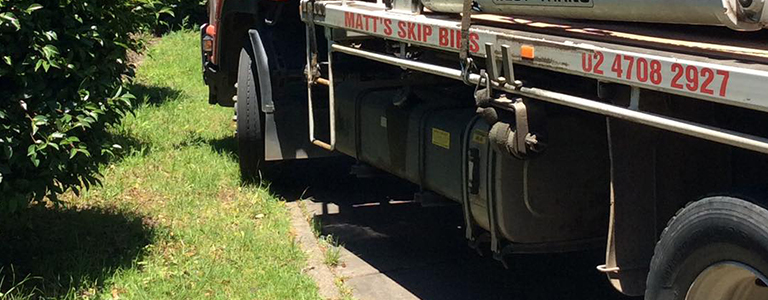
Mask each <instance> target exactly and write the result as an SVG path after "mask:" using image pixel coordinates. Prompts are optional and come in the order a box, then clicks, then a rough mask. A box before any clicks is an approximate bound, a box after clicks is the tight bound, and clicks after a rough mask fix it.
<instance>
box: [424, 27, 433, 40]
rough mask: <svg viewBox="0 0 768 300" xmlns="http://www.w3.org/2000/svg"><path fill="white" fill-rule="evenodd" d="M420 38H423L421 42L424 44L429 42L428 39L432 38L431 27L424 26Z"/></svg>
mask: <svg viewBox="0 0 768 300" xmlns="http://www.w3.org/2000/svg"><path fill="white" fill-rule="evenodd" d="M422 36H423V40H422V42H425V43H426V42H427V41H429V37H431V36H432V26H429V25H427V26H424V34H422Z"/></svg>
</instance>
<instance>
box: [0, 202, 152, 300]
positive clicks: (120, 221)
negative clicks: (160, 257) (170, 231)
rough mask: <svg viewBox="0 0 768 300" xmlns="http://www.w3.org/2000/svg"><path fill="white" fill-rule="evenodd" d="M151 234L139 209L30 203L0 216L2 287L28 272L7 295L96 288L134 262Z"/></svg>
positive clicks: (61, 293) (49, 294)
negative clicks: (135, 212)
mask: <svg viewBox="0 0 768 300" xmlns="http://www.w3.org/2000/svg"><path fill="white" fill-rule="evenodd" d="M153 235H154V229H153V228H152V226H150V225H147V224H144V222H143V220H142V218H141V217H140V216H136V215H131V214H126V213H120V212H115V211H109V210H103V209H95V208H79V209H74V208H44V207H33V208H30V209H28V210H26V211H23V212H21V213H19V214H17V215H14V216H10V217H7V218H4V219H2V220H0V241H1V242H0V266H2V269H0V278H2V279H3V280H0V281H2V286H0V293H4V292H6V291H8V290H9V289H10V288H12V287H14V286H15V285H18V284H19V283H20V282H21V281H22V280H23V279H24V278H28V280H26V282H24V283H23V284H21V285H20V286H17V287H16V292H15V293H12V294H11V295H9V296H14V294H15V296H19V297H22V298H49V297H61V296H68V297H67V298H71V297H72V296H75V295H73V293H83V292H85V293H87V290H88V289H89V288H95V289H98V288H100V287H101V286H102V285H103V284H104V281H105V280H106V279H108V278H109V277H110V276H112V275H113V274H114V272H116V271H117V270H119V269H125V268H130V267H132V266H133V264H134V262H135V261H137V260H139V259H140V258H141V257H142V256H143V255H144V249H145V246H146V245H148V244H149V243H150V241H151V240H152V237H153ZM81 289H84V290H85V291H78V290H81ZM79 296H82V295H79ZM0 298H2V297H0Z"/></svg>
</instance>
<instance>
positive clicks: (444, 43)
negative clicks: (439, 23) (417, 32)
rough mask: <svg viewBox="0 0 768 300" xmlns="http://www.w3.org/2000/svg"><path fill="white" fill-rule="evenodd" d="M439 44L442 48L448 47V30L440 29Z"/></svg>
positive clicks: (438, 33) (438, 32)
mask: <svg viewBox="0 0 768 300" xmlns="http://www.w3.org/2000/svg"><path fill="white" fill-rule="evenodd" d="M437 37H438V39H437V42H438V44H439V45H440V47H448V29H445V28H439V29H438V30H437Z"/></svg>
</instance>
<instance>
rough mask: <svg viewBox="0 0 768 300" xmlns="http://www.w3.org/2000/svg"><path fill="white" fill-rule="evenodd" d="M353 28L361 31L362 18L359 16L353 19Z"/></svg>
mask: <svg viewBox="0 0 768 300" xmlns="http://www.w3.org/2000/svg"><path fill="white" fill-rule="evenodd" d="M355 28H357V29H360V30H363V17H362V16H360V15H357V18H355Z"/></svg>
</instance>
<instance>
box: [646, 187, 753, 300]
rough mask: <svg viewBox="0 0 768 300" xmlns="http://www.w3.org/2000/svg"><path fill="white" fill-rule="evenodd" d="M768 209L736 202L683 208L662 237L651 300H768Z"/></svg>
mask: <svg viewBox="0 0 768 300" xmlns="http://www.w3.org/2000/svg"><path fill="white" fill-rule="evenodd" d="M766 275H768V210H766V209H765V208H763V207H761V206H759V205H756V204H754V203H751V202H748V201H744V200H741V199H736V198H731V197H713V198H707V199H703V200H701V201H698V202H695V203H692V204H690V205H689V206H687V207H686V208H684V209H682V210H681V211H680V212H679V213H678V214H677V216H675V217H674V218H673V219H672V221H670V223H669V225H668V227H667V228H666V229H665V230H664V232H663V233H662V235H661V240H660V241H659V243H658V245H657V246H656V251H655V254H654V256H653V260H652V261H651V272H650V274H648V282H647V283H648V285H647V290H646V296H645V299H646V300H725V299H728V300H742V299H744V300H747V299H749V300H752V299H768V288H767V287H766V284H765V283H766V282H768V278H766Z"/></svg>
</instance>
